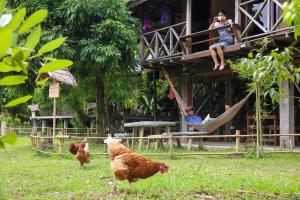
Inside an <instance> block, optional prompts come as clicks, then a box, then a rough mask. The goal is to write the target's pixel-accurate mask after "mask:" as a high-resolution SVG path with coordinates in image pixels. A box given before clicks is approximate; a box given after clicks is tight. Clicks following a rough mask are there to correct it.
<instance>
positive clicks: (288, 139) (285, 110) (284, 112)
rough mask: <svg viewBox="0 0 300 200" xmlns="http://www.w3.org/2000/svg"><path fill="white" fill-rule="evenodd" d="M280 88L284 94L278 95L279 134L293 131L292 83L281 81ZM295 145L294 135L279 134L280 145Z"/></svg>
mask: <svg viewBox="0 0 300 200" xmlns="http://www.w3.org/2000/svg"><path fill="white" fill-rule="evenodd" d="M281 89H283V90H284V91H285V94H284V95H282V96H281V97H280V134H294V133H295V109H294V99H293V98H291V96H294V85H293V84H291V83H289V82H287V81H283V83H282V85H281ZM293 146H295V138H294V136H281V137H280V147H283V148H292V147H293Z"/></svg>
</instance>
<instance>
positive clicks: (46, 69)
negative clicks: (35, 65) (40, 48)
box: [39, 60, 73, 73]
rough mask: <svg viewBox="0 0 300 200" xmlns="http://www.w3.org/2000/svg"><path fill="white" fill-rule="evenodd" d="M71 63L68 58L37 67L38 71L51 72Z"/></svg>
mask: <svg viewBox="0 0 300 200" xmlns="http://www.w3.org/2000/svg"><path fill="white" fill-rule="evenodd" d="M72 64H73V62H72V61H70V60H55V61H52V62H50V63H47V64H45V65H44V66H43V67H41V68H40V69H39V73H45V72H52V71H56V70H60V69H64V68H67V67H69V66H71V65H72Z"/></svg>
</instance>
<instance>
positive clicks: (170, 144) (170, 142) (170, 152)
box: [167, 126, 173, 158]
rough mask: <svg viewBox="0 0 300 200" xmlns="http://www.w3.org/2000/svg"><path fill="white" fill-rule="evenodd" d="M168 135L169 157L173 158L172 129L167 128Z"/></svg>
mask: <svg viewBox="0 0 300 200" xmlns="http://www.w3.org/2000/svg"><path fill="white" fill-rule="evenodd" d="M167 134H168V136H169V147H170V150H169V157H170V158H173V134H172V133H171V129H170V127H169V126H167Z"/></svg>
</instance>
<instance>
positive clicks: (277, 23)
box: [236, 0, 291, 41]
mask: <svg viewBox="0 0 300 200" xmlns="http://www.w3.org/2000/svg"><path fill="white" fill-rule="evenodd" d="M282 2H283V0H242V1H241V2H240V3H239V4H238V5H237V8H236V11H237V12H236V14H237V16H236V22H237V23H239V24H240V25H241V26H242V27H243V32H242V33H241V40H242V41H247V40H251V39H255V38H259V37H264V36H267V35H272V34H277V33H279V32H284V31H288V30H290V29H291V27H286V26H285V25H283V23H282V19H283V3H282Z"/></svg>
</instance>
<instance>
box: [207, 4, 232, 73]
mask: <svg viewBox="0 0 300 200" xmlns="http://www.w3.org/2000/svg"><path fill="white" fill-rule="evenodd" d="M228 24H232V20H231V19H227V17H226V13H225V11H224V10H220V11H219V13H218V16H216V17H214V22H213V23H212V24H211V25H210V26H209V29H213V28H218V27H221V26H225V25H228ZM218 33H219V37H220V40H219V42H218V43H215V44H213V45H211V46H210V47H209V51H210V54H211V57H212V58H213V60H214V63H215V67H214V68H213V70H216V69H218V68H219V70H223V69H224V67H225V59H224V52H223V48H224V47H225V46H229V45H233V44H234V40H233V37H232V36H231V31H230V29H229V28H224V29H219V30H218ZM216 50H217V52H218V55H219V57H220V59H221V65H220V63H219V61H218V58H217V53H216Z"/></svg>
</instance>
